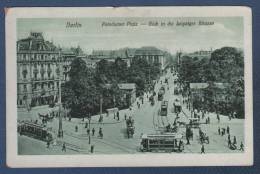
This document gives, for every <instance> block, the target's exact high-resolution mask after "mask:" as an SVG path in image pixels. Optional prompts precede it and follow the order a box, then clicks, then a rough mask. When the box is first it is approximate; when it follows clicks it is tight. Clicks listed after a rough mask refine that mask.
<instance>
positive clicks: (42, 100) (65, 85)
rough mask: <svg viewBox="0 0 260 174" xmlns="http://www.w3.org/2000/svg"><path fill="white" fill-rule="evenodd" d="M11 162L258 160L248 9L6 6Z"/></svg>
mask: <svg viewBox="0 0 260 174" xmlns="http://www.w3.org/2000/svg"><path fill="white" fill-rule="evenodd" d="M6 89H7V90H6V106H7V107H6V121H7V122H6V130H7V131H6V133H7V134H6V137H7V139H6V140H7V142H6V143H7V144H6V146H7V165H8V166H9V167H93V166H99V167H105V166H234V165H253V103H252V98H253V97H252V95H253V94H252V23H251V10H250V8H248V7H119V8H112V7H99V8H94V7H92V8H85V7H84V8H9V9H6Z"/></svg>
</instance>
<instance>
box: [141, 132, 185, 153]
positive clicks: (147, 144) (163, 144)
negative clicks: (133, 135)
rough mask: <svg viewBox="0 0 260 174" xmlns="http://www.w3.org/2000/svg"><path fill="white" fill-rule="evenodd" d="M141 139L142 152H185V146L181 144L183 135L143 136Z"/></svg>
mask: <svg viewBox="0 0 260 174" xmlns="http://www.w3.org/2000/svg"><path fill="white" fill-rule="evenodd" d="M141 139H142V140H141V147H140V150H141V151H142V152H152V151H165V152H182V151H183V150H184V144H183V143H180V141H181V139H182V134H176V133H166V134H143V135H142V137H141ZM181 142H182V141H181Z"/></svg>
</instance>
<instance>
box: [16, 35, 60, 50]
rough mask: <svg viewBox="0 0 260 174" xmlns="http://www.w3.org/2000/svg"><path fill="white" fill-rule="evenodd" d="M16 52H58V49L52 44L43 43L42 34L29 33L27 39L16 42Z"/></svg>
mask: <svg viewBox="0 0 260 174" xmlns="http://www.w3.org/2000/svg"><path fill="white" fill-rule="evenodd" d="M17 50H18V51H21V50H24V51H58V48H57V47H56V46H55V45H54V44H53V43H52V42H49V41H45V40H44V38H43V35H42V33H40V32H31V33H30V36H29V37H27V38H25V39H20V40H18V41H17Z"/></svg>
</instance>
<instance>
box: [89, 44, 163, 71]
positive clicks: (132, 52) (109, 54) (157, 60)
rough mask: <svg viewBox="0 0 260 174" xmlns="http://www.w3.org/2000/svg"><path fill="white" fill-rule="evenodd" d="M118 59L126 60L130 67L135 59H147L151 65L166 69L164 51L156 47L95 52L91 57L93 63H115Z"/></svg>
mask: <svg viewBox="0 0 260 174" xmlns="http://www.w3.org/2000/svg"><path fill="white" fill-rule="evenodd" d="M117 58H120V59H122V60H124V61H125V62H126V63H127V66H128V67H129V66H130V65H131V62H132V60H133V59H134V58H143V59H146V60H147V61H148V62H149V63H151V64H157V65H159V66H160V68H161V69H162V70H163V69H165V67H166V59H165V54H164V52H163V51H161V50H159V49H158V48H156V47H141V48H122V49H118V50H94V51H93V52H92V54H91V55H90V56H89V60H90V61H92V62H95V63H96V62H99V61H100V60H102V59H105V60H107V61H112V62H114V61H115V60H116V59H117Z"/></svg>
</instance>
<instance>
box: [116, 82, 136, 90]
mask: <svg viewBox="0 0 260 174" xmlns="http://www.w3.org/2000/svg"><path fill="white" fill-rule="evenodd" d="M118 87H119V89H127V90H132V89H135V88H136V85H135V83H119V84H118Z"/></svg>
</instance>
